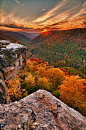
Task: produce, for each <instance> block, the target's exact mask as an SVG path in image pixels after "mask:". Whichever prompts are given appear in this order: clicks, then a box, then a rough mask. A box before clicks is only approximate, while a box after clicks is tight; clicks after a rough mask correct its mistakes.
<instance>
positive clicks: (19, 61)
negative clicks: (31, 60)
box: [0, 40, 27, 80]
mask: <svg viewBox="0 0 86 130" xmlns="http://www.w3.org/2000/svg"><path fill="white" fill-rule="evenodd" d="M26 49H27V48H26V47H25V46H23V45H20V44H18V43H11V42H10V41H8V40H0V70H1V71H2V73H3V75H4V77H5V79H7V80H8V79H10V78H13V77H15V76H16V75H17V74H18V73H19V71H20V70H21V69H24V67H25V66H26Z"/></svg>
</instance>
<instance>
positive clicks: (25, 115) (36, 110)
mask: <svg viewBox="0 0 86 130" xmlns="http://www.w3.org/2000/svg"><path fill="white" fill-rule="evenodd" d="M0 123H1V125H2V124H3V123H6V126H5V130H8V129H9V130H17V129H20V130H30V129H31V130H86V117H84V116H82V115H81V114H80V113H79V112H77V111H75V110H74V109H72V108H69V107H68V106H67V105H66V104H64V103H63V102H62V101H60V100H59V99H57V98H56V97H54V96H52V95H51V93H49V92H47V91H45V90H38V91H37V92H35V93H33V94H31V95H29V96H27V97H25V98H23V99H21V100H19V101H18V102H17V101H16V102H13V103H10V104H1V105H0Z"/></svg>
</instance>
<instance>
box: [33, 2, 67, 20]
mask: <svg viewBox="0 0 86 130" xmlns="http://www.w3.org/2000/svg"><path fill="white" fill-rule="evenodd" d="M66 3H67V0H62V1H61V2H60V3H59V4H58V5H56V6H55V7H54V8H53V9H51V10H50V11H48V12H47V13H45V14H44V15H41V16H40V17H38V18H37V19H35V20H34V22H42V21H45V20H46V19H48V18H50V17H52V16H55V14H56V12H55V11H57V10H58V9H59V8H61V7H62V6H64V5H65V4H66Z"/></svg>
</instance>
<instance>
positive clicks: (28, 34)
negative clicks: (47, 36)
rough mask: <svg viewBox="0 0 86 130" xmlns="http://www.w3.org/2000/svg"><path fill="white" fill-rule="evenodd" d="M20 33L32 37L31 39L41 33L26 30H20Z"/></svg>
mask: <svg viewBox="0 0 86 130" xmlns="http://www.w3.org/2000/svg"><path fill="white" fill-rule="evenodd" d="M18 33H20V34H23V35H25V36H26V37H28V38H31V39H34V38H35V37H37V36H38V35H39V34H40V33H26V32H18Z"/></svg>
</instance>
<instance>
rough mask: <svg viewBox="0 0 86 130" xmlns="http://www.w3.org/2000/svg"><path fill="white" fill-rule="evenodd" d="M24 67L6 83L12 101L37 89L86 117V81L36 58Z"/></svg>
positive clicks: (28, 61)
mask: <svg viewBox="0 0 86 130" xmlns="http://www.w3.org/2000/svg"><path fill="white" fill-rule="evenodd" d="M26 64H27V65H26V67H25V69H24V70H22V71H21V72H20V73H19V75H18V76H16V77H15V78H14V79H11V80H8V81H6V83H7V91H8V92H9V94H10V96H11V98H12V100H16V99H17V100H19V99H20V98H23V97H24V96H26V95H28V94H31V93H33V92H35V91H37V90H38V89H45V90H47V91H49V92H51V93H52V94H53V95H54V96H56V97H57V98H59V99H61V100H62V101H63V102H65V103H66V104H67V105H69V106H70V107H73V108H74V109H76V110H78V111H79V112H81V113H82V114H83V115H85V116H86V79H82V78H80V77H79V76H75V75H71V74H69V73H67V72H66V70H65V69H63V68H61V69H59V68H54V67H53V66H49V64H48V63H47V62H40V61H39V60H38V59H37V58H34V59H33V60H32V59H31V60H29V59H27V63H26Z"/></svg>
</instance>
